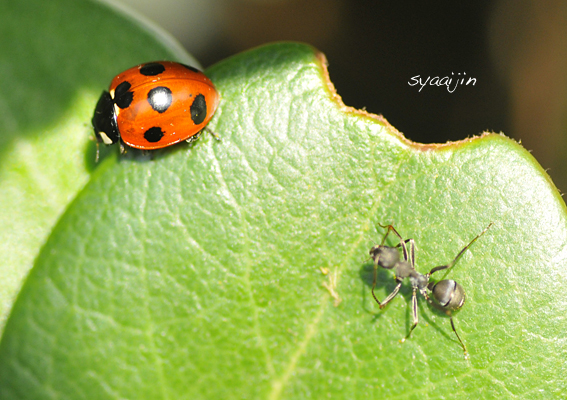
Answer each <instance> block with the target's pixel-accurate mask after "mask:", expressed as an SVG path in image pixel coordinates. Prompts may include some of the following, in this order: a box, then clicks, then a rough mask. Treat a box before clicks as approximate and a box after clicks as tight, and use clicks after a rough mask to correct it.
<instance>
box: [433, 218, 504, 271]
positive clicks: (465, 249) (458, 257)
mask: <svg viewBox="0 0 567 400" xmlns="http://www.w3.org/2000/svg"><path fill="white" fill-rule="evenodd" d="M493 224H494V222H491V223H490V224H489V225H488V226H487V227H486V228H484V230H483V231H482V232H480V233H479V234H478V235H477V236H476V237H475V238H474V239H473V240H471V242H470V243H469V244H467V245H466V246H465V247H464V248H463V249H462V250H461V251H460V252H459V254H457V257H455V259H454V260H453V261H451V262H450V263H449V264H447V265H440V266H439V267H435V268H433V269H432V270H431V271H429V275H432V274H433V273H435V272H437V271H441V270H444V269H451V268H453V267H454V266H455V264H456V263H457V262H458V261H459V259H460V258H461V256H462V255H463V254H464V252H465V251H467V249H468V248H469V247H471V245H472V244H473V243H474V242H476V240H477V239H478V238H479V237H481V236H482V235H484V234H485V233H486V231H487V230H488V229H490V227H491V226H492V225H493Z"/></svg>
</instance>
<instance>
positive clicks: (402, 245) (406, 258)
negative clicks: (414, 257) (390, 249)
mask: <svg viewBox="0 0 567 400" xmlns="http://www.w3.org/2000/svg"><path fill="white" fill-rule="evenodd" d="M378 225H379V226H380V227H381V228H388V231H387V232H386V234H385V235H384V238H383V239H382V243H380V246H383V245H384V243H385V242H386V238H387V237H388V234H389V233H390V232H394V234H395V235H396V236H397V237H398V238H399V239H400V243H399V244H398V245H397V246H396V247H400V246H401V247H402V251H403V253H404V260H406V261H407V260H408V249H407V247H406V242H408V241H409V240H411V241H413V239H408V240H406V241H404V239H403V238H402V236H401V235H400V234H399V233H398V231H397V230H396V228H394V226H393V225H382V224H378ZM412 251H413V250H412Z"/></svg>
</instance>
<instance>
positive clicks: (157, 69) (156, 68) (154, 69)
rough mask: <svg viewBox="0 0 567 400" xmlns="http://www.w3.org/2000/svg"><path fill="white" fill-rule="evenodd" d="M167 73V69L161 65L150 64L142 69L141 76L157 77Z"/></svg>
mask: <svg viewBox="0 0 567 400" xmlns="http://www.w3.org/2000/svg"><path fill="white" fill-rule="evenodd" d="M163 71H165V67H164V66H163V64H160V63H149V64H146V65H144V66H143V67H142V68H140V74H142V75H144V76H156V75H159V74H161V73H162V72H163Z"/></svg>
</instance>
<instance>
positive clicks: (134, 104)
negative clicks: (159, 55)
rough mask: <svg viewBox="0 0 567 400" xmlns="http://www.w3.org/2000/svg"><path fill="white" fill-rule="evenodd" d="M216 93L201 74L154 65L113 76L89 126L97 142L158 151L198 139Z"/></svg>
mask: <svg viewBox="0 0 567 400" xmlns="http://www.w3.org/2000/svg"><path fill="white" fill-rule="evenodd" d="M219 99H220V97H219V94H218V92H217V90H216V89H215V86H214V85H213V83H212V82H211V81H210V79H209V78H207V77H206V76H205V75H204V74H203V73H202V72H201V71H199V70H197V69H195V68H193V67H190V66H187V65H184V64H179V63H176V62H171V61H154V62H150V63H145V64H140V65H138V66H136V67H133V68H130V69H128V70H126V71H124V72H122V73H120V74H118V75H116V76H115V77H114V79H113V80H112V82H111V83H110V88H109V90H108V92H107V91H104V92H102V95H101V96H100V99H99V100H98V103H97V105H96V108H95V112H94V115H93V119H92V124H93V127H94V131H95V136H96V138H97V141H98V142H99V143H100V142H102V143H104V144H107V145H111V144H114V143H117V142H120V144H121V147H120V148H121V150H122V151H123V144H126V145H127V146H130V147H134V148H136V149H142V150H154V149H161V148H163V147H167V146H171V145H172V144H175V143H178V142H180V141H182V140H187V139H190V138H192V137H194V136H195V135H196V134H198V133H199V132H200V131H201V130H202V129H203V128H204V127H205V125H207V123H208V122H209V121H210V119H211V118H212V116H213V114H214V113H215V111H216V109H217V106H218V103H219Z"/></svg>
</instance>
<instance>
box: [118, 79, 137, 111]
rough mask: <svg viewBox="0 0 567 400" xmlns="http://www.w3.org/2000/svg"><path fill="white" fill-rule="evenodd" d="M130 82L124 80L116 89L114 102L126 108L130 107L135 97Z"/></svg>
mask: <svg viewBox="0 0 567 400" xmlns="http://www.w3.org/2000/svg"><path fill="white" fill-rule="evenodd" d="M131 87H132V85H130V82H128V81H124V82H122V83H121V84H120V85H118V86H116V89H115V90H114V103H115V104H116V105H117V106H118V107H120V108H122V109H124V108H128V107H129V106H130V104H131V103H132V100H133V99H134V93H132V92H130V91H129V90H130V88H131Z"/></svg>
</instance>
